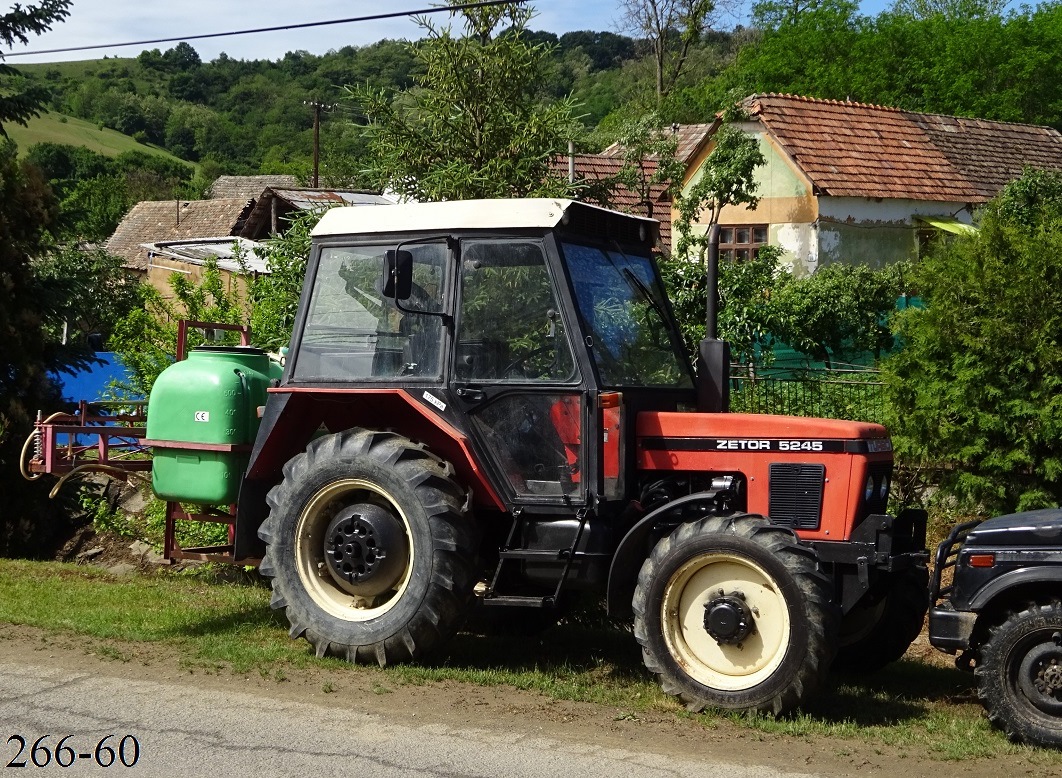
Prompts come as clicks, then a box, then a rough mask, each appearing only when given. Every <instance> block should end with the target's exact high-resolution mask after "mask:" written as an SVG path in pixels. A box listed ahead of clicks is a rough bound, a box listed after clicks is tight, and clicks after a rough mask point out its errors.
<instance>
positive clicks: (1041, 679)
mask: <svg viewBox="0 0 1062 778" xmlns="http://www.w3.org/2000/svg"><path fill="white" fill-rule="evenodd" d="M980 660H981V661H980V662H979V663H978V665H977V667H976V668H975V669H974V673H975V674H976V675H977V696H978V697H979V698H980V699H981V704H982V705H984V706H985V709H986V710H987V711H988V718H989V720H990V721H991V722H992V723H993V724H995V725H996V726H997V727H999V728H1000V729H1002V730H1003V731H1004V732H1006V734H1007V737H1009V738H1010V739H1011V740H1017V741H1021V742H1025V743H1035V744H1036V745H1041V746H1048V747H1051V748H1058V747H1060V746H1062V602H1059V601H1057V600H1055V601H1054V602H1051V603H1047V604H1041V605H1037V604H1035V603H1029V604H1028V605H1027V606H1026V607H1025V609H1024V610H1022V611H1019V612H1017V613H1011V614H1010V615H1009V616H1008V618H1007V619H1006V620H1005V621H1004V622H1003V623H1002V624H1000V625H998V626H996V627H993V628H992V629H991V630H990V633H989V637H988V640H987V641H986V642H985V643H984V645H983V646H981V656H980Z"/></svg>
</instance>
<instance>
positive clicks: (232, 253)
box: [141, 237, 270, 273]
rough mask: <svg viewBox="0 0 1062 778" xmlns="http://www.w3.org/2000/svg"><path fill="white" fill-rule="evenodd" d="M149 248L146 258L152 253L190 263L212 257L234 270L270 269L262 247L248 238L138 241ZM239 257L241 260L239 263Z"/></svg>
mask: <svg viewBox="0 0 1062 778" xmlns="http://www.w3.org/2000/svg"><path fill="white" fill-rule="evenodd" d="M141 245H142V248H144V249H145V250H146V251H147V252H148V262H149V263H150V261H151V257H152V256H163V257H168V258H170V259H176V260H179V261H182V262H190V263H191V264H193V265H205V264H206V263H207V260H208V259H210V258H211V257H214V258H216V259H217V260H218V267H219V268H220V269H222V270H228V271H229V272H232V273H237V272H240V271H241V270H243V269H244V268H246V269H247V270H249V271H251V272H253V273H269V272H270V271H269V267H268V265H267V264H266V261H265V259H264V258H263V257H261V256H260V255H259V254H258V251H259V250H260V249H261V248H262V245H261V244H260V243H256V242H255V241H253V240H248V239H247V238H233V237H220V238H200V239H197V240H174V241H160V242H157V243H144V244H141ZM241 257H242V260H243V264H242V265H241V264H240V258H241Z"/></svg>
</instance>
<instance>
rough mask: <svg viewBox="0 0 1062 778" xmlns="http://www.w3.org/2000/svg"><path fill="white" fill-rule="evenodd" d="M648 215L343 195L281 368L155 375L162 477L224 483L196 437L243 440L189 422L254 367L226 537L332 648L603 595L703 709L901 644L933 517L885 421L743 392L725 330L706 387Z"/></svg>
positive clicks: (792, 703) (785, 689)
mask: <svg viewBox="0 0 1062 778" xmlns="http://www.w3.org/2000/svg"><path fill="white" fill-rule="evenodd" d="M656 235H657V224H656V222H655V221H652V220H649V219H641V218H637V217H633V216H629V215H625V214H620V213H616V212H612V211H607V210H604V209H601V208H596V207H593V206H590V205H586V204H583V203H578V202H571V201H564V200H546V199H537V200H535V199H532V200H492V201H469V202H448V203H435V204H411V205H399V206H385V207H353V208H336V209H333V210H331V211H329V212H328V213H326V214H325V215H324V217H323V218H322V220H321V222H320V224H319V225H318V227H317V228H316V229H315V230H314V234H313V250H312V253H311V256H310V259H309V264H308V268H307V273H306V281H305V285H304V287H303V293H302V299H301V302H300V305H299V309H298V315H297V319H296V322H295V327H294V335H293V337H292V340H291V346H290V350H289V352H288V354H287V360H286V366H285V368H284V372H283V376H282V377H281V378H279V379H276V378H270V377H269V373H268V371H266V370H264V369H263V370H258V371H257V372H256V371H249V370H248V369H246V368H243V367H239V366H237V367H236V368H232V367H231V365H228V364H227V363H223V364H224V366H223V367H222V368H220V370H221V372H222V373H223V374H225V375H226V376H228V378H229V379H231V380H228V381H227V382H225V381H222V382H221V383H216V382H215V383H213V384H211V381H209V380H208V381H206V382H205V383H204V382H189V381H186V380H183V379H182V380H181V381H179V382H176V384H174V382H171V386H174V387H176V388H171V389H170V390H167V391H168V392H171V393H170V394H167V395H166V398H165V399H161V398H159V399H157V398H156V394H158V393H159V391H160V390H159V388H158V386H157V387H156V391H155V392H154V393H153V395H152V398H151V404H150V406H149V413H148V431H147V434H148V438H151V439H152V440H149V441H148V444H149V445H153V446H156V449H155V450H156V453H157V454H158V453H169V454H172V453H173V452H174V451H177V452H178V453H177V459H175V460H174V461H173V462H171V463H170V465H173V466H172V467H171V466H169V465H168V466H167V468H165V469H163V468H162V467H161V465H160V464H156V468H155V475H154V477H155V488H156V491H157V492H159V493H160V494H163V495H165V496H166V497H167V498H168V499H171V500H183V501H186V502H199V503H205V502H208V501H209V502H217V503H225V502H229V501H230V498H229V497H227V496H225V495H224V494H223V492H224V491H225V490H224V489H222V490H221V492H219V493H218V494H216V495H212V496H210V497H209V499H207V498H206V497H205V496H204V495H203V493H201V492H200V491H199V487H200V485H201V483H202V479H200V478H199V477H198V473H199V472H200V471H199V470H197V469H196V468H200V467H203V466H204V461H203V459H204V458H205V457H206V455H208V454H210V452H211V451H213V452H215V453H216V452H219V451H220V452H222V454H221V456H225V455H231V454H233V453H234V452H237V453H238V449H239V446H236V445H232V446H229V447H228V448H227V449H226V448H225V447H224V444H218V443H216V442H215V443H210V444H204V443H198V444H197V443H195V441H202V440H204V439H205V438H203V437H202V436H198V437H197V435H198V433H199V431H201V430H206V429H208V428H209V427H210V426H211V424H212V421H211V419H212V418H216V417H222V416H223V415H224V414H223V413H222V412H219V411H215V412H214V414H213V416H211V413H210V412H208V411H207V410H203V408H205V407H206V405H205V404H204V403H205V402H206V398H205V397H203V396H202V395H203V393H204V392H209V391H214V390H210V389H208V388H204V387H208V386H218V387H230V388H227V389H220V388H219V389H217V390H216V391H217V392H218V393H221V392H225V393H227V394H228V393H230V392H231V393H232V396H233V397H237V398H239V397H240V396H241V394H240V393H241V392H242V391H246V394H247V398H248V399H245V400H239V402H238V403H237V406H238V407H237V409H236V410H231V409H230V410H228V411H226V412H225V413H227V414H229V416H230V421H225V419H223V418H222V419H220V420H219V421H218V423H219V424H221V425H222V426H225V425H227V428H226V430H224V431H223V432H224V433H232V434H234V435H236V436H237V437H239V435H241V434H244V433H241V432H239V430H238V429H237V427H239V426H240V425H235V424H233V423H232V422H231V417H232V416H234V415H235V416H241V415H245V412H244V411H243V410H239V408H243V407H244V406H247V407H253V406H255V403H257V402H258V400H257V399H256V398H259V399H261V401H262V403H263V405H262V406H259V407H258V413H257V414H256V415H255V423H254V425H250V426H253V427H257V434H256V436H255V434H254V430H253V429H250V431H249V432H248V433H247V434H249V435H250V436H251V437H249V438H248V439H247V443H248V444H250V443H251V441H253V446H251V445H248V446H247V448H249V449H250V451H249V453H247V454H242V457H243V458H242V459H240V458H238V457H237V459H236V466H235V467H229V468H228V470H227V471H226V472H227V474H223V475H222V476H221V478H222V480H226V479H227V480H228V482H230V483H231V484H232V489H231V493H232V494H233V495H235V494H236V493H237V492H238V499H236V500H235V502H236V508H235V510H234V516H235V518H234V537H233V541H234V543H233V546H234V547H233V549H232V553H233V557H234V558H235V559H236V560H248V559H256V558H260V559H261V560H262V562H261V572H262V573H263V574H264V575H266V576H269V577H270V578H272V586H273V599H272V605H273V607H275V608H282V609H284V610H285V611H286V613H287V617H288V619H289V621H290V623H291V635H292V636H293V637H296V638H298V637H304V638H306V640H307V641H309V642H310V644H311V645H313V647H314V648H315V650H316V652H317V654H318V655H320V656H325V655H334V656H339V657H344V658H346V659H348V660H350V661H354V662H377V663H379V664H381V665H386V664H389V663H393V662H401V661H408V660H416V659H419V658H421V657H423V656H425V655H427V654H428V653H429V652H431V651H432V650H433V649H436V648H438V647H439V646H440V644H442V643H443V642H444V641H445V640H447V639H448V638H449V637H450V636H451V635H453V634H454V633H455V632H456V631H457V630H458V628H459V627H460V626H461V625H462V623H463V620H464V619H465V617H466V615H467V611H468V609H469V608H470V607H482V608H483V609H484V613H485V614H486V615H487V616H489V612H488V609H494V608H498V609H501V608H505V609H518V610H511V611H510V613H517V614H522V615H524V616H525V617H526V618H527V619H528V620H529V621H538V620H540V616H541V615H542V614H543V613H551V614H553V615H554V616H556V615H559V614H560V612H561V611H562V610H563V608H564V607H565V605H566V604H567V603H568V602H570V600H571V598H572V596H573V595H575V594H578V593H581V592H592V593H597V594H600V595H603V596H604V598H605V601H606V603H607V609H608V613H609V614H610V615H611V616H614V617H618V618H630V617H633V620H634V634H635V637H636V639H637V640H638V642H639V643H640V644H641V646H642V650H643V655H644V659H645V664H646V666H647V667H648V668H649V670H650V671H651V672H652V673H653V674H654V675H656V676H657V677H658V679H659V681H660V683H661V685H662V686H663V688H664V689H665V690H666V691H667V692H669V693H671V694H674V695H676V696H678V697H680V698H681V699H682V700H683V701H684V702H685V703H686V704H687V705H688V706H690V708H692V709H700V708H703V707H705V706H711V707H715V708H723V709H732V710H750V711H753V710H754V711H765V712H770V713H774V714H778V713H781V712H783V711H786V710H790V709H792V708H794V707H796V706H799V705H800V704H801V703H802V702H803V701H804V700H806V699H807V698H808V696H809V695H810V694H811V693H812V691H813V690H814V688H815V687H816V684H817V683H818V682H819V681H820V679H821V678H822V676H823V675H824V674H825V673H826V672H827V671H828V670H829V668H830V667H831V665H833V666H837V665H838V664H842V665H844V666H846V667H847V668H849V669H854V670H857V671H859V670H863V671H870V670H874V669H877V668H878V667H880V666H882V665H884V664H886V663H888V662H891V661H893V660H895V659H897V658H899V657H900V656H901V655H902V654H903V653H904V651H905V650H906V649H907V647H908V645H909V644H910V642H911V641H912V640H913V639H914V638H915V636H916V635H917V634H918V633H919V631H920V630H921V627H922V622H923V618H924V615H925V611H926V608H927V602H928V596H927V571H926V566H925V562H926V558H927V554H926V552H925V548H924V546H925V514H924V513H921V512H916V511H904V512H902V513H900V514H899V515H898V516H895V517H894V516H891V515H888V514H887V513H886V503H887V500H888V494H889V480H890V476H891V471H892V464H893V458H892V446H891V442H890V439H889V437H888V434H887V432H886V430H885V429H884V428H883V427H881V426H879V425H876V424H867V423H857V422H849V421H833V420H825V419H810V418H795V417H784V416H767V415H748V414H736V413H728V412H726V411H727V391H726V386H727V373H726V371H727V369H728V367H729V365H728V362H729V359H728V355H727V352H726V349H725V346H723V344H720V343H718V342H712V341H709V342H706V343H705V344H703V345H702V349H701V351H702V354H701V359H700V361H701V366H700V369H699V373H700V379H699V381H700V383H699V385H698V379H697V378H696V377H695V375H694V371H693V369H692V366H691V364H690V361H689V359H688V358H687V356H686V354H685V353H684V349H683V347H682V341H681V338H680V336H679V333H678V330H677V327H676V325H675V321H674V318H673V315H672V312H671V309H670V305H669V302H668V299H667V296H666V293H665V291H664V287H663V284H662V283H661V279H660V274H659V271H658V268H657V266H656V263H655V260H654V255H653V247H654V245H655V242H656ZM197 351H199V350H193V352H192V354H193V356H194V355H195V354H196V352H197ZM218 351H221V352H225V351H229V352H234V353H236V352H238V353H236V356H237V357H240V354H242V353H244V352H251V351H254V350H253V349H250V350H249V349H246V348H244V349H240V348H234V349H227V350H226V349H214V350H213V351H212V352H211V353H208V354H204V355H203V357H204V359H205V358H206V357H209V358H210V359H215V358H216V357H217V354H214V353H213V352H218ZM222 356H224V355H222ZM240 358H242V357H240ZM201 361H202V360H201ZM206 361H207V362H209V361H210V360H209V359H207V360H206ZM178 364H180V363H178ZM170 369H171V370H173V369H174V368H170ZM233 374H235V375H236V376H237V377H236V378H235V379H234V378H232V375H233ZM165 375H166V374H165V373H164V374H163V377H165ZM248 375H250V376H251V378H248ZM254 376H259V378H257V379H256V378H254ZM160 380H162V379H160ZM211 380H212V379H211ZM263 382H264V383H263ZM259 384H260V385H261V386H262V387H263V388H262V389H261V390H260V391H259V390H256V389H255V388H254V387H255V386H258V385H259ZM172 392H176V393H178V394H179V393H182V392H183V396H182V397H175V396H174V395H173V394H172ZM266 397H268V399H265V398H266ZM239 403H243V405H240V404H239ZM248 403H250V405H248ZM175 414H176V416H177V417H180V419H179V423H178V424H177V425H176V427H174V426H173V425H170V426H169V427H168V429H170V430H171V433H170V434H168V435H160V434H158V433H157V432H155V431H153V430H152V423H153V420H154V419H155V418H156V417H158V418H160V419H161V418H163V417H167V416H168V417H170V418H171V419H172V418H175V416H174V415H175ZM184 416H187V419H184ZM258 417H260V425H259V423H258ZM186 422H187V423H186ZM185 423H186V425H185V426H186V430H188V431H187V432H176V433H174V432H172V430H173V429H180V425H181V424H185ZM161 424H162V422H161V421H160V422H159V425H161ZM244 426H248V425H244ZM158 429H161V426H159V427H158ZM241 429H242V428H241ZM162 438H169V439H168V440H167V439H162ZM182 438H183V440H181V439H182ZM204 446H206V449H204ZM219 446H220V448H219ZM211 447H213V448H211ZM188 454H193V455H196V456H194V457H193V458H192V459H188V458H187V457H185V461H184V464H183V465H181V464H180V463H179V462H178V461H177V460H178V459H179V458H180V456H183V455H188ZM199 454H202V455H204V456H203V457H200V456H199ZM193 460H194V461H193ZM214 464H216V463H214ZM230 464H231V463H230ZM211 466H213V465H211ZM202 472H205V471H202Z"/></svg>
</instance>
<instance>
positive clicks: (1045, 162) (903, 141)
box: [683, 94, 1062, 272]
mask: <svg viewBox="0 0 1062 778" xmlns="http://www.w3.org/2000/svg"><path fill="white" fill-rule="evenodd" d="M745 107H746V109H747V110H748V113H749V121H748V122H745V123H743V124H742V129H744V130H746V131H747V132H750V133H752V134H754V135H755V136H756V137H757V138H758V139H759V143H760V149H761V151H762V152H763V154H764V157H765V158H766V160H767V162H766V164H765V165H764V166H762V167H761V168H759V169H758V170H757V173H756V180H757V182H758V184H759V194H760V197H761V199H760V202H759V204H758V206H757V207H756V208H755V209H753V210H749V209H746V208H744V207H727V208H724V210H723V213H722V216H721V218H720V226H721V233H720V247H721V249H722V251H723V253H724V256H729V257H734V258H741V257H742V256H747V255H748V254H749V253H750V252H754V251H755V250H756V247H757V246H758V245H761V244H762V243H771V244H775V245H780V246H782V247H783V248H784V249H785V250H786V252H787V254H788V255H789V257H790V259H791V260H792V262H793V266H794V269H796V270H797V271H798V272H799V271H800V270H805V271H808V272H810V271H813V270H814V269H815V268H816V267H818V266H819V265H820V264H825V263H830V262H851V263H863V264H868V265H871V266H874V267H880V266H882V265H884V264H887V263H889V262H893V261H896V260H899V259H903V258H907V257H911V256H914V255H916V254H917V251H918V247H919V244H920V240H921V239H923V238H925V237H926V235H927V234H928V233H932V232H933V231H935V230H939V229H944V230H950V231H960V230H962V229H964V227H965V226H966V225H969V224H970V223H971V221H972V217H973V212H974V211H975V210H976V208H977V207H978V206H979V205H981V204H983V203H985V202H987V201H988V200H990V199H991V198H992V197H994V196H995V195H996V194H997V193H998V192H999V191H1000V189H1002V187H1003V186H1004V185H1005V184H1006V183H1007V182H1009V181H1011V180H1013V179H1015V178H1017V177H1018V176H1020V175H1021V173H1022V170H1023V168H1024V167H1027V166H1028V167H1033V168H1037V169H1041V170H1059V171H1062V134H1060V133H1059V132H1058V131H1057V130H1054V129H1052V128H1050V127H1037V126H1032V125H1026V124H1013V123H1008V122H994V121H986V120H982V119H965V118H959V117H954V116H942V115H938V114H924V113H913V112H910V111H902V110H900V109H898V108H888V107H883V106H878V105H866V104H863V103H851V102H842V101H836V100H818V99H813V98H808V97H797V96H793V95H776V94H767V95H753V96H752V97H750V98H748V99H747V100H746V101H745ZM711 150H712V143H711V133H708V134H707V135H706V137H705V138H704V140H703V141H702V142H700V144H699V145H698V147H697V148H696V149H695V150H694V151H693V152H692V153H691V154H690V157H689V165H688V168H687V171H688V172H687V177H686V179H685V181H684V184H683V188H684V189H688V188H689V187H690V186H692V185H693V184H694V183H695V182H696V180H697V177H698V175H699V173H698V169H699V167H700V165H701V163H702V162H703V161H704V159H705V157H707V155H708V154H709V153H710V152H711ZM965 228H967V229H968V227H965Z"/></svg>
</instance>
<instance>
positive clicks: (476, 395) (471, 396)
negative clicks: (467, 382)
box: [457, 386, 486, 403]
mask: <svg viewBox="0 0 1062 778" xmlns="http://www.w3.org/2000/svg"><path fill="white" fill-rule="evenodd" d="M457 396H458V397H460V398H461V399H463V400H466V401H468V402H470V403H478V402H480V401H481V400H483V398H485V397H486V395H485V394H484V393H483V392H482V391H480V390H479V389H469V388H468V387H467V386H462V387H460V388H458V390H457Z"/></svg>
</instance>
